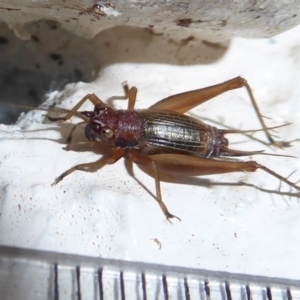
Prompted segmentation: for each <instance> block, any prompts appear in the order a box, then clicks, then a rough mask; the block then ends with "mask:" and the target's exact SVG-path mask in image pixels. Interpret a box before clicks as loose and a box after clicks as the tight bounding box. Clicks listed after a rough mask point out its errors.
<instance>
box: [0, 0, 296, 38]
mask: <svg viewBox="0 0 300 300" xmlns="http://www.w3.org/2000/svg"><path fill="white" fill-rule="evenodd" d="M94 3H98V4H100V9H99V10H98V11H96V10H95V9H94V8H93V4H94ZM101 4H102V6H101ZM299 8H300V5H299V1H296V0H294V1H291V0H289V1H277V0H268V1H266V0H259V1H249V0H238V1H232V0H222V1H220V0H210V1H199V0H184V1H177V0H168V1H147V0H143V1H136V0H113V1H111V2H106V1H94V0H64V1H56V0H52V1H45V0H35V1H32V0H2V1H1V3H0V21H3V22H5V23H6V24H7V25H8V26H9V27H10V28H11V29H12V30H13V31H14V33H15V34H16V35H17V36H18V37H19V38H21V39H23V40H29V39H30V32H29V31H28V27H27V26H28V25H29V24H30V23H31V22H37V21H40V20H47V21H53V22H55V23H58V24H60V26H62V27H63V28H64V29H66V30H68V31H70V32H72V33H75V34H77V35H79V36H82V37H85V38H92V37H94V36H95V35H97V34H98V33H99V32H101V31H104V30H106V29H109V28H113V27H115V26H134V27H139V28H149V27H151V28H154V29H155V30H159V31H160V32H164V33H166V32H171V33H174V32H177V33H178V32H183V33H184V32H189V34H197V33H202V34H203V32H205V33H209V34H210V35H215V34H216V35H222V36H226V37H232V36H242V37H271V36H274V35H276V34H278V33H281V32H284V31H286V30H288V29H290V28H293V27H294V26H297V25H298V24H299V22H300V15H299V14H298V13H297V12H298V11H299ZM187 28H188V29H187Z"/></svg>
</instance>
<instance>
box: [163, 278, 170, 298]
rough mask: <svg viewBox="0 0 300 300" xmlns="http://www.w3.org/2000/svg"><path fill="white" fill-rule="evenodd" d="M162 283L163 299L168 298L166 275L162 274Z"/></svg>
mask: <svg viewBox="0 0 300 300" xmlns="http://www.w3.org/2000/svg"><path fill="white" fill-rule="evenodd" d="M162 284H163V290H164V296H165V300H168V299H169V292H168V282H167V276H166V275H163V276H162Z"/></svg>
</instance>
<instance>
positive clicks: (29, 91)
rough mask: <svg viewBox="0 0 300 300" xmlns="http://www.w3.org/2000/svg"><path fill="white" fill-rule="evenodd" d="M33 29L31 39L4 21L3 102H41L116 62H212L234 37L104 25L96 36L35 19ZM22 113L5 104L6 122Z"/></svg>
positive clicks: (0, 26) (0, 55)
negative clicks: (211, 37) (215, 38)
mask: <svg viewBox="0 0 300 300" xmlns="http://www.w3.org/2000/svg"><path fill="white" fill-rule="evenodd" d="M27 29H28V30H29V32H30V33H31V40H28V41H22V40H20V39H18V38H17V37H16V36H14V34H13V33H12V31H11V30H10V29H9V28H8V27H7V25H6V24H5V23H0V101H2V102H7V103H16V104H22V105H31V106H38V105H39V104H40V103H42V102H43V101H44V100H45V99H44V95H45V94H46V93H49V92H51V91H57V90H58V91H59V90H62V89H63V88H64V87H65V85H66V84H67V83H72V82H78V81H84V82H90V81H92V80H94V79H95V78H96V77H97V76H98V73H99V71H100V70H101V69H103V68H104V67H106V66H108V65H110V64H115V63H164V64H174V65H193V64H210V63H213V62H215V61H216V60H218V59H220V58H221V57H222V56H223V55H224V53H225V52H226V50H227V48H228V45H229V41H223V42H215V41H214V42H213V41H208V40H207V38H205V37H199V36H193V35H189V33H188V32H185V31H181V32H179V33H173V34H172V35H171V34H170V33H165V34H164V33H157V32H155V31H153V30H152V29H151V28H133V27H128V26H118V27H114V28H110V29H107V30H104V31H102V32H101V33H99V34H98V35H97V36H95V37H94V38H93V39H92V40H87V39H84V38H82V37H78V36H76V35H74V34H72V33H70V32H67V31H65V30H64V29H61V28H60V26H59V24H57V23H55V22H53V21H39V22H35V23H31V24H28V26H27ZM23 111H24V110H23ZM19 114H20V110H19V109H16V108H10V107H5V106H0V123H4V124H11V123H14V122H15V121H16V120H17V118H18V116H19Z"/></svg>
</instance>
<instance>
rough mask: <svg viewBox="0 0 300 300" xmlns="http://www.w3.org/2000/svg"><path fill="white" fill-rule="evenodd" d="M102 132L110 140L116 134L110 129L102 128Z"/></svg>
mask: <svg viewBox="0 0 300 300" xmlns="http://www.w3.org/2000/svg"><path fill="white" fill-rule="evenodd" d="M101 132H102V134H103V135H104V136H105V138H107V139H110V138H112V137H113V136H114V132H113V131H112V130H111V129H110V128H109V127H102V129H101Z"/></svg>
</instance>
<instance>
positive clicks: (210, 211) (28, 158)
mask: <svg viewBox="0 0 300 300" xmlns="http://www.w3.org/2000/svg"><path fill="white" fill-rule="evenodd" d="M299 33H300V28H295V29H293V30H292V31H290V32H287V33H285V34H283V35H281V36H278V37H275V38H272V39H269V40H244V39H235V40H233V41H232V44H231V47H230V48H229V50H228V52H227V53H226V54H225V56H224V57H223V58H222V59H220V60H219V61H218V62H216V63H212V64H208V65H193V66H172V65H164V64H146V63H143V64H138V63H122V64H121V63H119V64H115V65H110V66H107V67H106V68H105V69H103V70H102V71H101V73H100V74H99V78H98V80H97V81H95V82H94V83H91V84H83V83H78V84H76V85H68V86H67V87H66V88H65V90H64V91H63V92H62V93H60V94H55V93H54V94H53V95H52V96H53V97H55V101H57V102H60V101H62V103H61V104H59V105H58V106H62V107H68V108H71V107H72V106H73V105H74V104H75V103H76V102H77V101H78V100H79V99H80V98H81V97H82V96H84V95H85V94H87V93H92V92H93V93H96V94H97V95H98V96H99V97H100V98H101V99H103V100H107V99H108V98H109V97H111V96H113V95H122V87H121V82H123V81H124V80H127V81H128V83H129V84H130V85H136V86H137V87H138V88H139V93H138V102H137V107H138V108H146V107H148V106H149V105H151V104H152V103H154V102H156V101H158V100H159V99H162V98H163V97H166V96H168V95H171V94H175V93H179V92H182V91H186V90H191V89H195V88H199V87H202V86H207V85H211V84H215V83H219V82H222V81H225V80H227V79H229V78H233V77H235V76H237V75H242V76H244V77H245V78H247V79H248V81H249V83H250V84H251V86H252V87H253V90H254V93H255V96H256V98H257V101H258V103H259V105H260V107H261V110H262V112H263V114H264V115H266V116H268V117H270V118H271V120H268V121H267V123H268V124H269V125H270V126H273V125H279V124H282V123H285V122H291V123H293V125H290V126H288V127H284V128H281V129H279V130H278V134H279V136H280V137H282V138H283V139H285V140H293V139H296V138H298V137H299V129H300V121H299V120H300V117H299V114H300V109H299V108H300V107H299V106H300V101H299V95H300V85H299V72H300V71H299V70H300V69H299V53H300V52H299V46H300V43H299V39H298V36H299ZM153 46H154V45H151V47H153ZM120 47H121V46H120ZM170 47H171V46H170ZM143 51H145V53H146V52H147V45H146V46H145V48H144V49H143ZM167 51H168V49H166V53H168V52H167ZM191 51H193V50H192V49H191ZM115 104H116V106H117V107H126V101H116V102H115ZM42 114H43V113H42V112H34V113H32V112H31V113H29V115H28V117H26V118H25V120H24V119H23V121H22V124H23V127H24V128H23V129H22V128H21V125H14V126H4V125H0V174H1V176H0V188H1V195H0V211H1V216H0V243H1V244H6V245H15V246H20V247H30V248H35V249H47V250H56V251H63V252H72V253H80V254H87V255H95V256H101V257H110V258H121V259H128V260H135V261H147V262H157V263H164V264H170V265H182V266H191V267H200V268H207V269H214V270H225V271H232V272H241V273H250V274H264V275H270V276H280V277H291V278H298V277H299V271H298V270H299V268H298V266H297V264H299V263H298V261H299V259H298V258H299V255H298V252H299V246H300V238H299V232H300V218H299V216H300V204H299V201H298V200H297V199H295V198H291V199H289V198H284V197H282V196H278V195H276V194H270V193H266V192H262V191H260V190H259V189H256V188H253V187H251V186H245V185H244V186H243V185H241V186H237V185H234V184H232V185H230V184H229V185H225V186H224V183H234V182H241V181H243V182H247V183H249V184H253V185H256V186H257V187H261V188H265V189H271V190H276V189H277V187H278V184H279V183H278V181H277V180H276V179H274V178H272V177H271V176H269V175H268V174H264V172H262V171H258V172H257V173H253V174H231V175H221V176H210V177H207V178H196V179H195V178H194V179H188V180H186V181H185V184H183V183H181V184H179V183H176V184H173V183H162V185H161V186H162V194H163V199H164V201H165V203H166V205H167V206H168V208H169V210H170V211H171V212H172V213H173V214H175V215H178V216H179V217H180V218H181V219H182V222H177V221H174V222H173V224H170V223H169V222H167V221H166V220H165V218H164V215H163V214H162V212H161V211H160V209H159V207H158V205H157V204H156V202H155V201H154V200H153V199H152V197H151V196H150V194H149V193H148V192H147V191H145V189H143V187H142V186H141V185H140V184H138V183H137V182H136V181H135V180H134V179H133V178H131V177H130V176H129V175H128V173H127V171H126V168H125V166H124V162H123V160H121V161H119V162H118V163H116V164H115V165H112V166H108V167H105V168H103V169H101V170H99V171H98V172H97V173H85V172H75V173H74V174H72V175H70V176H68V177H67V178H65V179H64V180H63V181H62V182H61V183H59V184H58V185H57V186H55V187H52V186H51V183H52V182H53V181H54V179H55V177H57V176H58V175H59V174H61V173H62V172H63V171H65V170H66V169H68V168H69V167H71V166H73V165H75V164H78V163H83V162H91V161H95V160H97V159H98V158H99V154H97V153H95V151H89V150H90V149H89V148H88V147H87V148H86V151H83V152H78V151H64V150H63V149H62V148H63V147H64V146H65V139H66V136H67V134H68V130H69V129H70V128H71V125H70V124H69V123H64V124H41V123H40V122H39V120H41V119H42V118H41V117H40V116H41V115H42ZM193 114H194V115H196V116H203V117H208V118H212V119H214V120H216V121H219V122H222V123H224V124H226V125H228V126H232V127H234V128H243V129H255V128H258V127H259V123H258V121H257V119H256V118H255V116H254V113H253V111H252V108H251V105H250V101H249V100H248V99H247V96H246V92H245V91H243V90H240V91H232V92H229V93H227V94H225V95H223V96H221V97H218V99H215V100H212V101H211V102H209V103H207V104H204V105H202V107H198V108H197V109H195V110H194V111H193ZM257 136H261V137H262V138H263V135H261V134H257ZM76 140H77V141H78V140H84V136H83V131H81V130H78V131H77V133H76ZM230 140H232V139H231V136H230ZM239 141H242V143H238V144H236V145H233V147H234V148H239V149H245V150H250V149H251V150H252V149H255V150H256V149H258V150H260V149H265V147H264V145H262V144H260V143H257V142H254V141H250V142H247V138H245V137H243V136H242V137H241V138H240V139H239ZM299 148H300V145H299V142H295V143H294V146H293V147H292V148H288V149H285V150H278V149H277V150H275V152H276V153H278V154H289V155H295V156H298V155H299V150H300V149H299ZM266 149H267V151H268V152H273V150H272V149H270V148H266ZM94 150H95V149H94ZM255 159H256V160H257V161H259V162H260V163H262V164H265V165H266V166H268V167H270V168H271V169H274V170H275V171H277V172H278V173H280V174H283V175H288V174H289V173H291V172H292V171H293V170H295V169H296V170H298V169H299V163H300V159H299V158H296V159H291V158H284V157H283V158H279V157H264V156H256V157H255ZM134 171H135V174H136V177H137V178H138V179H139V180H140V181H141V182H142V183H143V184H144V185H145V186H146V187H147V188H149V189H150V191H151V192H154V180H153V179H152V178H151V177H149V176H148V175H147V174H145V173H144V172H143V171H141V170H140V169H139V168H138V167H136V166H135V167H134ZM292 178H293V180H294V181H297V180H298V179H299V178H300V173H299V172H296V173H295V174H294V175H293V176H292ZM207 180H210V181H209V182H210V183H211V184H210V185H209V186H208V185H207V183H208V182H207ZM188 182H189V183H190V184H187V183H188ZM202 183H203V184H204V186H203V185H202ZM284 188H285V189H286V190H288V188H287V187H285V186H284ZM155 239H157V240H159V242H160V243H161V248H160V247H158V245H157V244H156V243H155Z"/></svg>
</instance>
